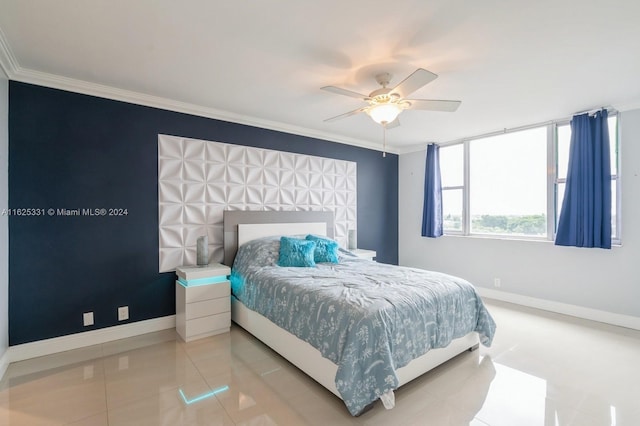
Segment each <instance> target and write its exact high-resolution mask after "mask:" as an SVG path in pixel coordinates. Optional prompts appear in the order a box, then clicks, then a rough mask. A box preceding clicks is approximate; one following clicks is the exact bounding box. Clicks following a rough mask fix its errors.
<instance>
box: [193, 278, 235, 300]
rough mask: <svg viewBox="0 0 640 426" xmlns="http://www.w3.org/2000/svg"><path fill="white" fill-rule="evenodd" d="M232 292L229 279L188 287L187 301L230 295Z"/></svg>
mask: <svg viewBox="0 0 640 426" xmlns="http://www.w3.org/2000/svg"><path fill="white" fill-rule="evenodd" d="M230 294H231V286H230V284H229V281H224V282H221V283H216V284H209V285H200V286H196V287H187V288H186V295H185V302H186V303H192V302H199V301H201V300H208V299H216V298H218V297H228V296H229V295H230Z"/></svg>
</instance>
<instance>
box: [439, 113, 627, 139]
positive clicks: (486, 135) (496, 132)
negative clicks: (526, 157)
mask: <svg viewBox="0 0 640 426" xmlns="http://www.w3.org/2000/svg"><path fill="white" fill-rule="evenodd" d="M603 109H606V110H607V111H608V112H609V114H617V112H618V111H616V109H615V108H613V107H612V106H603V107H600V108H594V109H589V110H586V111H580V112H576V113H575V114H573V115H579V114H585V113H589V114H593V113H596V112H598V111H600V110H603ZM572 117H573V116H571V117H566V118H561V119H556V120H547V121H542V122H539V123H535V124H527V125H525V126H518V127H510V128H506V127H505V128H504V129H502V130H494V131H493V132H489V133H483V134H481V135H475V136H470V137H466V138H460V139H455V140H452V141H447V142H442V143H437V142H429V143H435V144H436V145H440V146H447V145H455V144H458V143H461V142H464V141H469V140H472V139H482V138H489V137H491V136H498V135H503V134H505V133H510V132H518V131H521V130H529V129H533V128H535V127H542V126H547V125H549V124H555V123H563V122H565V121H570V120H571V118H572Z"/></svg>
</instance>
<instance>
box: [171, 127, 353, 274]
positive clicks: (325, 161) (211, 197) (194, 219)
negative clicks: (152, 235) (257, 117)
mask: <svg viewBox="0 0 640 426" xmlns="http://www.w3.org/2000/svg"><path fill="white" fill-rule="evenodd" d="M356 175H357V170H356V163H355V162H351V161H342V160H334V159H330V158H322V157H314V156H309V155H301V154H292V153H288V152H282V151H273V150H268V149H260V148H253V147H247V146H241V145H231V144H225V143H219V142H210V141H203V140H195V139H188V138H181V137H176V136H167V135H159V136H158V214H159V242H160V247H159V259H160V272H167V271H171V270H174V269H175V268H176V266H180V265H188V264H195V263H196V240H197V238H198V237H199V236H200V235H205V234H206V235H208V237H209V256H210V261H211V262H221V261H222V258H223V246H222V244H223V241H222V237H223V232H222V212H223V211H224V210H306V211H309V210H330V211H333V212H334V215H335V227H336V229H335V238H336V240H337V241H338V242H339V243H340V245H341V246H343V247H346V246H347V231H348V230H349V229H355V228H356V220H357V205H356V199H357V196H356V195H357V191H356V188H357V181H356Z"/></svg>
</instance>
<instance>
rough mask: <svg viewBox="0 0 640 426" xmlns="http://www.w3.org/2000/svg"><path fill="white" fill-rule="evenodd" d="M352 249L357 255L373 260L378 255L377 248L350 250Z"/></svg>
mask: <svg viewBox="0 0 640 426" xmlns="http://www.w3.org/2000/svg"><path fill="white" fill-rule="evenodd" d="M350 251H351V253H353V254H355V255H356V256H358V257H361V258H363V259H369V260H373V259H375V257H376V256H377V253H376V252H375V250H367V249H355V250H350Z"/></svg>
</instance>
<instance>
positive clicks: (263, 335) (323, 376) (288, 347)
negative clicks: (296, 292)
mask: <svg viewBox="0 0 640 426" xmlns="http://www.w3.org/2000/svg"><path fill="white" fill-rule="evenodd" d="M231 319H232V320H233V321H234V322H235V323H236V324H238V325H239V326H240V327H242V328H244V329H245V330H247V331H248V332H249V333H251V334H252V335H253V336H255V337H256V338H258V339H259V340H260V341H262V342H263V343H264V344H266V345H267V346H269V347H270V348H271V349H273V350H274V351H276V352H278V353H279V354H280V355H282V356H283V357H284V358H286V359H287V360H288V361H289V362H291V363H292V364H293V365H295V366H296V367H298V368H299V369H301V370H302V371H304V372H305V373H306V374H307V375H308V376H309V377H311V378H312V379H314V380H315V381H316V382H318V383H320V384H321V385H322V386H324V387H325V388H327V389H329V390H330V391H331V392H333V393H334V394H335V395H336V396H338V397H339V398H340V399H342V397H341V396H340V393H339V392H338V390H337V389H336V385H335V377H336V372H337V371H338V366H337V365H335V364H334V363H333V362H331V361H329V360H328V359H327V358H324V357H322V355H321V354H320V351H318V350H317V349H316V348H314V347H313V346H311V345H310V344H308V343H307V342H305V341H303V340H300V339H298V338H297V337H296V336H294V335H293V334H291V333H289V332H288V331H286V330H284V329H282V328H280V327H278V326H277V325H275V324H274V323H272V322H271V321H270V320H268V319H267V318H265V317H264V316H262V315H260V314H259V313H257V312H255V311H252V310H251V309H249V308H247V307H246V306H245V305H244V304H243V303H242V302H240V301H239V300H238V299H236V298H235V297H233V296H232V297H231ZM479 341H480V340H479V336H478V333H476V332H472V333H469V334H467V335H466V336H463V337H460V338H458V339H455V340H454V341H452V342H451V344H449V346H447V347H446V348H439V349H432V350H430V351H429V352H427V353H426V354H424V355H422V356H421V357H419V358H416V359H414V360H413V361H411V362H410V363H409V364H407V365H406V366H404V367H402V368H399V369H398V370H396V375H397V377H398V381H399V383H400V384H399V385H400V386H402V385H404V384H406V383H408V382H410V381H411V380H413V379H415V378H416V377H419V376H421V375H422V374H424V373H426V372H427V371H429V370H431V369H433V368H435V367H437V366H438V365H440V364H442V363H444V362H446V361H448V360H450V359H451V358H453V357H455V356H456V355H459V354H460V353H462V352H464V351H466V350H468V349H469V348H472V347H474V346H476V345H477V344H478V343H479Z"/></svg>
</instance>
